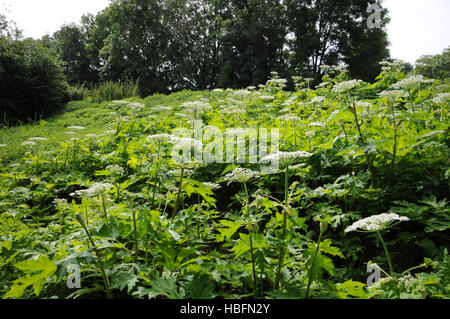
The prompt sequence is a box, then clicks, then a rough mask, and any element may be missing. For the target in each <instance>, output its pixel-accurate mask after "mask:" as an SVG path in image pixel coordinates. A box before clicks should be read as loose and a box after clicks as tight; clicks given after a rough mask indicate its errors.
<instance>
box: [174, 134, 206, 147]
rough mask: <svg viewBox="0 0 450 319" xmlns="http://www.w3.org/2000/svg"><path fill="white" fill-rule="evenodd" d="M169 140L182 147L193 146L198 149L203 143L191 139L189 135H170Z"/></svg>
mask: <svg viewBox="0 0 450 319" xmlns="http://www.w3.org/2000/svg"><path fill="white" fill-rule="evenodd" d="M170 142H171V143H174V144H177V145H178V146H180V147H183V148H189V147H194V148H198V149H202V147H203V143H202V142H201V141H199V140H196V139H193V138H191V137H178V136H173V135H171V136H170Z"/></svg>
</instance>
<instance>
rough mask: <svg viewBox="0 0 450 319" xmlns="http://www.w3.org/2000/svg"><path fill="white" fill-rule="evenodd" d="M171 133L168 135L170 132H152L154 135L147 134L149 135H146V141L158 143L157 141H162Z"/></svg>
mask: <svg viewBox="0 0 450 319" xmlns="http://www.w3.org/2000/svg"><path fill="white" fill-rule="evenodd" d="M171 136H172V135H170V134H165V133H163V134H154V135H149V136H147V138H146V139H147V141H149V142H156V143H159V142H163V141H166V140H168V139H169V138H170V137H171Z"/></svg>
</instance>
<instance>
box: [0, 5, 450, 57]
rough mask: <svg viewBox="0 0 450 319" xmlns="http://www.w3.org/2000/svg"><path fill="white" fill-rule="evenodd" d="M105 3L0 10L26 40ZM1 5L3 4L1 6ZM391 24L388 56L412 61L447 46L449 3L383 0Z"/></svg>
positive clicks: (11, 7) (95, 9)
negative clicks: (13, 22)
mask: <svg viewBox="0 0 450 319" xmlns="http://www.w3.org/2000/svg"><path fill="white" fill-rule="evenodd" d="M108 3H109V0H0V10H1V11H4V8H5V6H6V8H7V12H6V15H7V16H8V18H9V19H11V20H13V21H15V22H17V24H18V26H19V28H20V29H22V30H23V33H24V35H25V36H26V37H33V38H40V37H42V36H43V35H45V34H46V33H50V34H53V32H55V31H56V30H58V29H59V27H60V26H61V25H62V24H64V23H68V22H79V21H80V19H81V16H82V15H83V14H85V13H87V12H90V13H94V14H95V13H97V12H98V11H100V10H102V9H103V8H105V7H106V6H107V4H108ZM2 4H3V5H2ZM384 6H385V7H387V8H388V10H389V12H390V17H391V22H390V24H389V25H388V28H387V31H388V34H389V40H390V42H391V46H390V50H391V56H392V57H393V58H396V59H402V60H405V61H408V62H411V63H413V62H415V60H416V59H418V58H419V57H420V56H422V55H425V54H438V53H441V52H442V51H443V49H444V48H447V47H448V46H450V18H449V15H450V0H385V1H384Z"/></svg>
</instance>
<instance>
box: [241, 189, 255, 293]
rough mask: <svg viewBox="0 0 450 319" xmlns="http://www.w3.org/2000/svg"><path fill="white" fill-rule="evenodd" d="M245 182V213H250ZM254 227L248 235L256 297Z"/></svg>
mask: <svg viewBox="0 0 450 319" xmlns="http://www.w3.org/2000/svg"><path fill="white" fill-rule="evenodd" d="M243 184H244V190H245V214H246V215H247V214H249V211H248V204H249V197H248V189H247V183H245V182H244V183H243ZM252 231H253V230H252V229H249V232H248V236H249V240H250V256H251V259H252V273H253V297H254V298H255V299H256V298H257V296H258V288H257V287H258V284H257V280H256V279H257V278H256V268H255V255H254V252H253V238H252Z"/></svg>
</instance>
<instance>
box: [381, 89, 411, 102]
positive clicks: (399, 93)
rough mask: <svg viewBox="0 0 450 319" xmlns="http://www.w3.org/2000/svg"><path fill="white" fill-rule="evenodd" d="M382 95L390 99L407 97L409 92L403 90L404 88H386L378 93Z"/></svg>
mask: <svg viewBox="0 0 450 319" xmlns="http://www.w3.org/2000/svg"><path fill="white" fill-rule="evenodd" d="M378 95H379V96H380V97H385V98H387V99H389V100H394V101H395V100H398V99H400V98H402V97H406V96H407V95H408V93H407V92H405V91H403V90H390V91H388V90H385V91H383V92H381V93H379V94H378Z"/></svg>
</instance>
